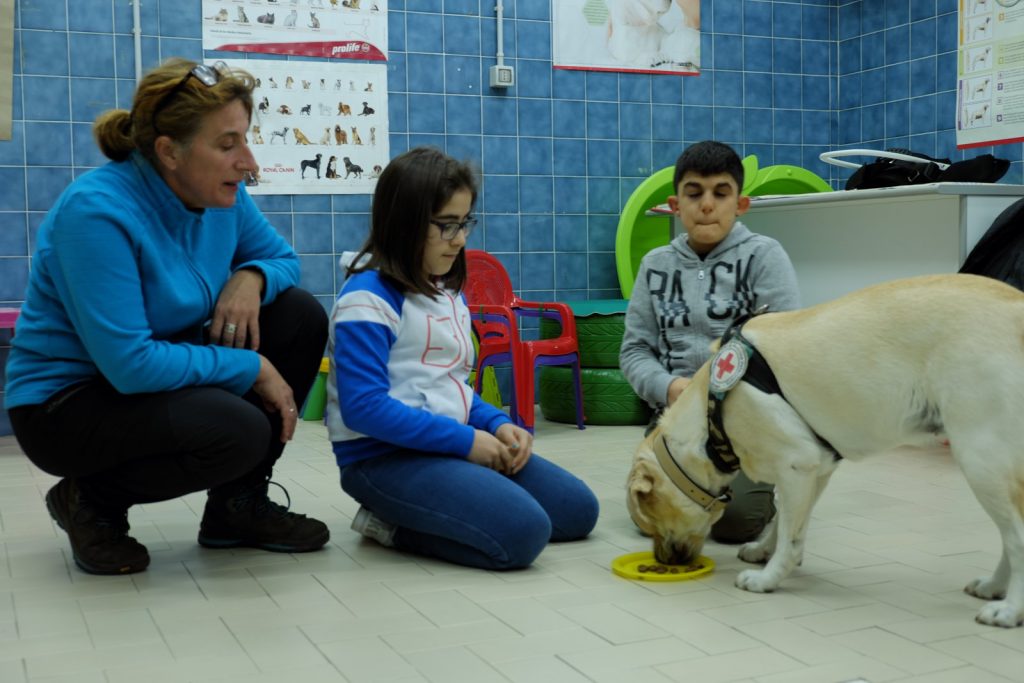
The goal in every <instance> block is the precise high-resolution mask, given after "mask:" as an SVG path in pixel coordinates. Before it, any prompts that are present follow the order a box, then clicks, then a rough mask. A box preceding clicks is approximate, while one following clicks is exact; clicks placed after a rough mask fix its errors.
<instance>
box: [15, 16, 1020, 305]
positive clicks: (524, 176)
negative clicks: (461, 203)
mask: <svg viewBox="0 0 1024 683" xmlns="http://www.w3.org/2000/svg"><path fill="white" fill-rule="evenodd" d="M957 4H958V3H957V2H956V1H955V0H913V1H911V0H703V1H702V3H701V15H702V26H703V35H702V54H703V60H704V63H705V70H704V72H703V73H702V75H701V76H699V77H679V76H663V75H643V74H616V73H598V72H582V71H562V70H553V69H552V68H551V39H550V36H551V23H550V22H551V3H550V1H549V0H505V2H504V8H505V21H504V24H503V29H504V30H503V46H504V51H505V59H506V61H507V62H508V63H509V64H511V65H513V66H514V67H515V68H516V75H517V86H516V87H515V88H512V89H510V90H509V91H500V90H492V89H490V88H489V87H487V85H486V83H487V69H488V67H490V66H491V65H492V64H493V63H494V62H495V58H494V55H495V52H496V47H497V29H498V26H497V22H496V20H495V17H494V14H493V5H494V3H492V2H482V1H480V0H404V1H403V0H392V1H391V2H390V3H389V5H390V8H389V17H388V25H389V43H390V44H389V48H390V60H389V62H388V79H389V108H390V112H389V121H390V129H391V147H392V153H393V154H397V153H399V152H402V151H404V150H405V149H407V148H408V147H410V146H412V145H416V144H435V145H438V146H441V147H443V148H445V149H446V150H447V151H448V152H449V153H451V154H454V155H456V156H459V157H460V158H465V159H469V160H471V161H472V162H473V163H475V164H476V165H477V166H478V167H479V169H480V171H481V177H482V187H481V191H480V197H479V202H478V207H477V208H478V213H479V214H480V217H481V218H482V220H481V226H480V228H479V229H478V231H477V233H476V234H474V235H473V236H472V238H471V242H470V244H471V246H474V247H482V248H487V249H489V250H491V251H494V252H496V253H497V254H498V255H499V256H500V258H501V260H502V262H503V263H505V264H506V265H507V266H508V267H509V271H510V274H511V276H512V279H513V283H514V285H515V286H516V288H517V289H518V290H519V291H520V293H521V294H522V295H523V296H525V297H527V298H538V297H540V296H554V297H557V298H560V299H572V298H577V299H578V298H618V297H619V289H618V283H617V282H616V281H615V276H614V273H615V256H614V247H615V231H616V227H617V223H618V214H619V211H620V210H621V208H622V205H623V204H624V203H625V201H626V200H627V199H628V197H629V195H630V193H631V192H632V190H633V189H634V188H635V187H636V186H637V185H638V184H639V183H640V182H642V181H643V179H644V178H646V177H647V176H649V175H650V174H651V173H653V172H654V171H657V170H658V169H660V168H662V167H664V166H667V165H671V164H672V163H673V162H674V160H675V158H676V156H677V155H678V154H679V152H680V151H681V150H682V149H683V147H684V146H685V145H687V144H689V143H691V142H695V141H697V140H701V139H704V138H717V139H720V140H723V141H725V142H728V143H730V144H732V145H734V146H735V147H736V149H737V151H739V152H740V154H742V155H746V154H756V155H757V156H758V159H759V161H760V163H761V165H769V164H773V163H794V164H799V165H803V166H807V167H808V168H811V169H812V170H814V171H815V172H817V173H818V174H819V175H822V176H823V177H826V178H828V179H829V180H831V181H832V183H833V185H834V186H837V187H838V186H841V185H842V183H843V181H844V179H845V177H846V175H847V174H848V173H849V172H848V171H845V170H844V169H841V168H838V167H834V166H829V165H827V164H824V163H822V162H821V161H820V160H819V159H818V154H820V152H822V151H825V150H828V149H834V148H837V147H861V146H869V147H879V148H881V147H907V146H909V147H911V148H913V149H915V150H918V151H921V152H925V153H928V154H933V155H939V156H949V157H951V158H956V159H959V158H963V154H962V153H961V152H959V151H957V150H956V144H955V134H954V130H953V125H954V124H953V115H954V111H955V99H954V86H955V78H956V76H955V73H956V69H955V50H956V11H957ZM131 9H132V8H131V1H130V0H118V1H117V2H115V1H114V0H20V1H19V2H18V3H16V14H15V59H14V88H13V94H14V109H13V112H14V126H13V139H12V140H11V141H9V142H6V141H5V142H0V305H5V304H12V303H13V304H17V303H18V302H19V301H20V300H21V297H22V295H23V294H22V293H23V291H24V282H25V277H26V273H27V272H28V268H29V266H30V263H29V262H30V255H31V249H32V248H33V246H34V239H33V238H34V234H35V229H36V227H37V226H38V225H39V222H40V221H41V220H42V217H43V215H44V214H45V212H46V210H47V209H48V207H49V206H50V204H51V203H52V202H53V200H54V198H55V197H56V196H57V195H58V194H59V193H60V191H61V190H62V189H63V188H64V187H65V186H66V185H67V184H68V183H69V182H70V181H71V180H72V179H73V178H74V177H76V176H77V175H79V174H81V173H82V172H84V171H86V170H88V169H89V168H92V167H95V166H97V165H100V164H102V163H104V158H103V157H102V155H101V154H100V153H99V152H98V150H97V149H96V148H95V145H94V143H93V142H92V137H91V131H90V125H91V122H92V120H93V119H94V118H95V116H96V115H97V114H98V113H99V112H101V111H103V110H105V109H107V108H110V107H115V106H120V107H126V106H129V105H130V101H131V95H132V90H133V86H134V74H135V57H134V51H133V50H134V45H133V36H132V28H133V27H132V11H131ZM140 9H141V16H142V25H141V32H142V60H143V67H144V68H148V67H151V66H153V65H155V64H157V63H159V62H160V61H161V60H162V59H164V58H166V57H170V56H172V55H179V54H180V55H184V56H189V57H193V58H202V57H204V56H206V57H210V58H212V57H214V55H212V54H210V55H204V54H203V50H202V46H201V40H200V34H201V31H200V24H199V21H198V19H199V16H200V14H201V1H200V0H148V1H147V2H143V3H142V5H141V8H140ZM230 56H234V57H237V56H238V55H234V54H233V55H230ZM986 151H992V152H993V153H995V154H997V155H999V156H1004V157H1008V158H1011V159H1012V160H1013V162H1014V163H1013V166H1012V167H1011V171H1010V173H1009V174H1008V175H1007V179H1006V180H1007V181H1008V182H1021V167H1022V162H1021V156H1022V154H1021V146H1020V145H1013V146H1004V147H1000V148H998V149H994V150H986V149H979V150H970V151H969V152H968V154H971V155H973V154H980V153H984V152H986ZM257 201H258V202H259V204H260V206H261V207H262V208H263V209H264V211H265V212H266V213H267V215H268V218H269V219H270V221H271V223H272V224H273V225H274V227H275V228H276V229H277V230H278V231H280V232H281V234H282V235H284V236H285V237H286V238H287V239H288V240H289V242H290V243H291V244H293V245H294V247H295V249H296V250H297V251H298V252H299V253H300V255H301V256H302V265H303V271H304V272H303V284H304V285H305V286H307V287H309V288H311V289H312V290H313V292H314V293H315V294H316V295H317V296H318V297H319V298H320V299H321V301H323V302H324V304H325V305H327V304H328V303H329V302H330V301H331V300H332V299H333V297H334V294H335V290H336V288H337V286H338V282H339V278H338V275H339V274H338V268H337V265H336V262H335V261H336V258H335V257H336V255H337V254H338V253H340V252H341V251H344V250H346V249H355V248H357V247H358V246H359V245H360V244H361V243H362V241H363V239H364V237H365V234H366V230H367V225H368V222H369V208H370V201H369V197H368V196H365V195H360V196H321V197H258V198H257Z"/></svg>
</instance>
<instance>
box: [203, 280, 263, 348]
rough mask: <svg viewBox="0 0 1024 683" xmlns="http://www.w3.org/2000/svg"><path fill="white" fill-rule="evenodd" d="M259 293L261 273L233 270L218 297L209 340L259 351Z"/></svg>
mask: <svg viewBox="0 0 1024 683" xmlns="http://www.w3.org/2000/svg"><path fill="white" fill-rule="evenodd" d="M262 292H263V273H261V272H259V271H258V270H250V269H243V270H239V271H236V272H235V274H234V275H232V276H231V279H229V280H228V282H227V284H226V285H224V289H222V290H221V292H220V296H218V297H217V305H216V306H214V308H213V320H212V321H211V322H210V341H211V342H213V343H214V344H220V345H221V346H231V347H234V348H236V349H246V348H249V349H252V350H253V351H257V350H259V348H260V303H261V302H262V300H263V297H262Z"/></svg>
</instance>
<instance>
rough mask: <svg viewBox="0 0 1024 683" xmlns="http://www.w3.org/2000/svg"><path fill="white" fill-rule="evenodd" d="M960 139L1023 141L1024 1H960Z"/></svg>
mask: <svg viewBox="0 0 1024 683" xmlns="http://www.w3.org/2000/svg"><path fill="white" fill-rule="evenodd" d="M959 20H960V22H959V30H960V35H959V50H958V55H957V57H958V74H957V75H958V78H957V93H956V143H957V147H958V148H960V149H967V148H970V147H987V146H989V145H998V144H1004V143H1010V142H1021V141H1024V2H1022V1H1021V0H960V14H959Z"/></svg>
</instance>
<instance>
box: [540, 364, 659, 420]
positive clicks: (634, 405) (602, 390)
mask: <svg viewBox="0 0 1024 683" xmlns="http://www.w3.org/2000/svg"><path fill="white" fill-rule="evenodd" d="M580 381H581V383H582V384H583V415H584V422H585V423H586V424H589V425H645V424H647V423H648V421H650V419H651V409H650V407H649V406H648V405H647V403H646V402H644V401H643V400H642V399H641V398H640V397H639V396H637V395H636V393H635V392H634V391H633V388H632V387H631V386H629V382H627V381H626V378H625V377H623V376H622V371H621V370H619V369H618V368H583V369H582V371H581V374H580ZM540 412H541V414H542V415H543V416H544V417H545V418H547V419H548V420H551V421H552V422H564V423H568V424H576V391H575V389H574V387H573V381H572V368H571V367H553V366H545V367H542V368H541V369H540Z"/></svg>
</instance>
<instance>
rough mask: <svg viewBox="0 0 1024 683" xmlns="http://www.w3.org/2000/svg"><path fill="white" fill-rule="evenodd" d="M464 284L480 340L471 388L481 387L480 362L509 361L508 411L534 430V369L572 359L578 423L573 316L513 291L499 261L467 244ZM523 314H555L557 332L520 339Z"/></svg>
mask: <svg viewBox="0 0 1024 683" xmlns="http://www.w3.org/2000/svg"><path fill="white" fill-rule="evenodd" d="M466 268H467V276H466V286H465V289H464V290H463V291H464V293H465V295H466V302H467V303H468V304H469V311H470V314H471V315H472V318H473V329H474V330H475V332H476V334H477V337H478V338H479V340H480V353H479V355H478V356H477V365H476V387H475V389H476V391H477V393H479V392H480V387H481V381H482V378H483V375H484V372H483V371H484V368H486V367H487V366H488V365H494V364H496V363H508V362H511V363H512V399H511V400H510V401H509V412H510V414H511V417H512V419H513V420H514V421H515V422H516V424H518V425H519V426H521V427H524V428H526V429H528V430H530V431H531V432H532V431H533V421H534V420H533V410H534V409H533V405H534V402H533V401H534V399H533V397H534V391H533V387H534V379H533V378H534V373H535V371H536V368H537V366H538V365H569V364H571V365H572V376H573V380H574V381H575V383H576V425H577V426H578V427H579V428H580V429H583V387H582V384H581V382H580V352H579V343H578V341H577V337H576V319H575V318H574V317H573V314H572V311H571V310H570V309H569V307H568V306H567V305H565V304H560V303H553V302H552V303H538V302H535V301H524V300H522V299H520V298H519V297H517V296H516V295H515V293H514V292H513V291H512V281H511V280H509V277H508V273H506V272H505V268H504V266H502V265H501V262H500V261H499V260H498V259H496V258H494V257H493V256H491V255H490V254H488V253H487V252H486V251H481V250H479V249H467V250H466ZM523 316H528V317H535V318H538V317H542V316H543V317H545V318H552V319H554V320H557V321H558V322H559V324H560V325H561V326H562V334H561V336H559V337H557V338H555V339H541V340H537V341H524V340H523V339H521V338H520V336H519V324H518V319H519V318H520V317H523Z"/></svg>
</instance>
